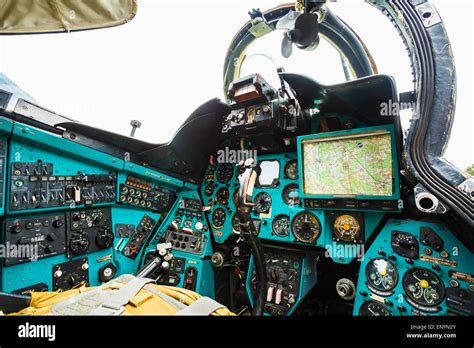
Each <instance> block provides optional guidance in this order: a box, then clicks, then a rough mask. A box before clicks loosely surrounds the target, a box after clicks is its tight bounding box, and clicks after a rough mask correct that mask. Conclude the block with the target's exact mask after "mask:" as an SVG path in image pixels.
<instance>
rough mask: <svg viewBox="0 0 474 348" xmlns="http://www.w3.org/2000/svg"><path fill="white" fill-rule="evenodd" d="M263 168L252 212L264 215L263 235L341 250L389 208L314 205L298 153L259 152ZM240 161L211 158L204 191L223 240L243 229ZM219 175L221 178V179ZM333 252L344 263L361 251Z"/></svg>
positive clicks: (214, 226)
mask: <svg viewBox="0 0 474 348" xmlns="http://www.w3.org/2000/svg"><path fill="white" fill-rule="evenodd" d="M257 163H258V165H259V166H260V167H261V170H262V171H261V174H260V176H259V177H258V180H257V183H256V185H255V188H254V190H253V197H252V201H253V203H254V204H255V205H254V207H253V208H252V212H251V216H252V218H254V219H257V220H259V221H261V223H260V224H259V238H261V239H264V240H270V241H275V242H282V243H288V244H292V245H304V246H311V247H316V248H326V249H330V250H336V249H337V246H338V245H341V246H342V247H344V246H349V247H353V246H361V245H362V244H364V243H365V241H366V240H367V238H369V237H370V235H371V234H372V233H373V231H374V230H375V228H376V226H377V225H378V224H379V222H380V221H381V220H382V218H383V217H384V213H383V212H372V211H364V212H355V211H347V210H346V211H341V210H329V209H319V208H318V209H313V208H312V207H306V206H305V205H304V201H303V198H302V196H301V192H300V183H299V179H300V175H299V166H298V159H297V154H296V153H285V154H277V155H265V156H259V157H258V158H257ZM238 175H239V173H238V169H237V166H236V165H235V164H231V163H222V164H211V165H209V166H208V168H207V170H206V174H205V176H204V182H203V184H202V186H201V195H202V198H203V202H204V205H205V206H206V211H207V215H208V218H209V222H210V224H211V232H212V233H213V236H214V239H215V241H216V242H217V243H219V244H221V243H224V242H225V241H226V240H227V239H228V238H229V237H230V236H231V235H235V234H239V230H238V229H239V226H238V218H237V216H236V214H235V213H236V198H237V194H238V189H239V181H238ZM218 177H219V179H218ZM356 254H357V251H356V252H354V253H353V254H346V255H341V254H338V255H336V253H334V254H332V255H333V256H332V259H333V260H334V261H335V262H338V263H349V262H351V261H352V260H353V259H354V258H355V257H356V256H357V255H356Z"/></svg>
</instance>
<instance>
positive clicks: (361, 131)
mask: <svg viewBox="0 0 474 348" xmlns="http://www.w3.org/2000/svg"><path fill="white" fill-rule="evenodd" d="M383 132H387V133H390V142H391V145H392V151H391V152H392V194H391V195H386V196H373V195H350V194H347V195H345V194H334V195H330V194H306V193H305V192H304V187H305V186H304V165H303V163H304V158H303V157H304V156H303V144H304V143H305V142H308V141H311V140H315V141H318V140H322V139H324V140H329V139H331V138H339V139H340V138H347V139H351V138H354V137H359V136H364V135H370V134H374V135H375V134H376V133H383ZM297 149H298V172H299V173H298V174H299V185H300V190H301V191H300V192H301V196H302V198H315V199H355V200H399V199H400V185H399V169H398V168H399V167H398V156H397V145H396V139H395V128H394V126H393V125H384V126H376V127H364V128H356V129H350V130H344V131H337V132H328V133H319V134H311V135H304V136H299V137H298V138H297Z"/></svg>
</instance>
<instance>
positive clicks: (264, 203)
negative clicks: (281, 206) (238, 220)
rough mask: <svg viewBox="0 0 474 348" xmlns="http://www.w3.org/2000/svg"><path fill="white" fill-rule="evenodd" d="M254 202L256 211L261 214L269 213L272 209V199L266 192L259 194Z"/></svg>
mask: <svg viewBox="0 0 474 348" xmlns="http://www.w3.org/2000/svg"><path fill="white" fill-rule="evenodd" d="M253 202H254V204H255V206H254V210H255V212H257V213H259V214H262V213H268V212H269V211H270V209H271V208H272V197H271V196H270V195H269V194H268V193H266V192H260V193H258V194H257V195H256V196H255V199H254V201H253Z"/></svg>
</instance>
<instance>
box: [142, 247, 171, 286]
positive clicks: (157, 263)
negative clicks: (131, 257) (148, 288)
mask: <svg viewBox="0 0 474 348" xmlns="http://www.w3.org/2000/svg"><path fill="white" fill-rule="evenodd" d="M156 252H157V253H156V254H157V256H156V257H154V258H153V259H151V261H149V262H148V263H147V264H146V265H145V266H144V267H143V268H142V269H141V270H140V271H138V272H137V273H136V274H135V276H136V277H138V278H148V277H149V276H150V275H151V274H155V275H156V274H158V276H155V277H154V278H155V281H157V280H159V279H160V278H161V276H162V275H163V273H164V272H166V271H168V270H169V268H170V261H171V259H172V258H173V254H171V243H161V244H158V245H157V246H156Z"/></svg>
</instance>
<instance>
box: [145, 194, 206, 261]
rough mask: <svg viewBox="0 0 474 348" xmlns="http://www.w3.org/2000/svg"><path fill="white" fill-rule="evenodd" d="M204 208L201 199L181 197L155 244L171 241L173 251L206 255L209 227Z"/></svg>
mask: <svg viewBox="0 0 474 348" xmlns="http://www.w3.org/2000/svg"><path fill="white" fill-rule="evenodd" d="M202 209H203V207H202V204H201V201H200V200H199V199H197V198H193V197H186V196H184V197H182V198H180V199H179V201H178V202H177V206H176V208H175V209H174V210H173V211H172V213H171V214H170V219H169V220H167V221H166V222H165V223H164V224H163V225H164V226H165V227H164V228H165V229H164V230H163V231H162V233H160V234H158V235H157V236H156V239H155V241H154V244H158V243H170V244H171V246H172V249H173V251H179V252H184V253H186V254H192V255H198V256H202V255H204V254H205V253H206V252H207V251H208V250H207V249H206V247H208V242H209V237H208V233H209V229H208V227H207V223H206V219H205V217H204V213H203V211H202ZM171 218H172V220H171Z"/></svg>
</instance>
